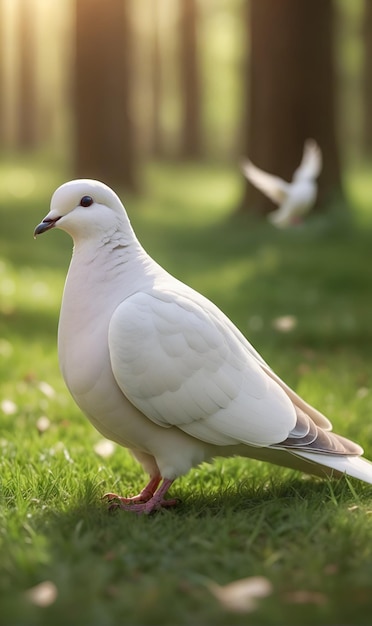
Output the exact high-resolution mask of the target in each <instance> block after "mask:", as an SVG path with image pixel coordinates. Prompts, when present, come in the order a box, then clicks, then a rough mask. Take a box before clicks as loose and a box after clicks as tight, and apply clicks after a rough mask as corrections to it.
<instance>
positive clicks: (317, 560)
mask: <svg viewBox="0 0 372 626" xmlns="http://www.w3.org/2000/svg"><path fill="white" fill-rule="evenodd" d="M20 167H21V168H22V171H21V172H20V171H19V168H20ZM25 170H26V171H29V170H30V171H31V174H32V177H33V178H31V179H30V177H29V176H28V178H27V175H26V178H25V179H24V180H26V182H27V181H29V182H30V180H31V181H33V184H34V185H35V186H34V188H33V189H32V184H31V186H30V193H29V195H27V196H25V197H21V194H22V184H21V182H22V176H23V177H24V171H25ZM22 172H23V173H22ZM0 173H1V177H0V219H1V224H2V226H1V230H0V244H1V247H0V250H1V252H0V256H1V259H0V315H1V317H0V375H1V388H0V389H1V391H0V394H1V395H0V403H1V406H2V408H3V409H5V411H3V414H1V422H0V449H1V458H0V467H1V471H0V484H1V493H0V505H1V509H0V607H1V608H0V624H4V625H17V626H18V625H20V626H23V625H27V626H28V625H30V626H32V625H44V624H45V625H49V624H52V623H53V624H55V625H56V626H62V625H63V626H64V625H65V624H73V625H74V624H76V625H79V626H84V625H89V626H90V625H92V626H95V625H97V626H101V625H104V626H106V625H108V626H109V625H114V624H115V625H116V624H130V625H134V626H135V625H138V626H143V625H150V624H151V625H152V624H154V625H157V624H159V625H160V624H161V625H164V626H167V625H169V626H173V625H175V624H177V625H183V624H185V625H189V624H197V625H205V626H207V625H208V626H209V625H217V626H218V625H226V626H227V625H230V624H255V625H256V624H267V625H270V624H273V625H277V624H289V625H292V624H293V625H297V624H299V623H301V624H314V625H315V624H327V625H336V624H341V623H342V624H353V625H354V624H369V623H370V616H371V611H372V487H370V486H368V485H364V484H361V483H358V482H357V481H351V480H350V481H348V480H339V481H336V482H328V481H320V480H317V479H312V478H308V477H304V476H302V475H300V474H297V473H295V472H291V471H289V470H285V469H280V468H276V467H274V466H269V465H265V464H261V463H258V462H254V461H250V460H247V459H244V460H242V459H227V460H223V461H222V460H216V461H215V462H214V463H213V464H212V465H203V466H202V467H200V468H196V469H194V470H193V471H191V472H190V473H189V474H188V475H187V476H185V477H183V478H182V479H179V480H178V481H176V483H175V485H174V487H173V488H172V494H173V495H174V496H177V497H179V498H180V499H181V503H180V505H179V506H178V507H177V508H175V509H174V510H169V511H164V512H161V513H159V514H156V515H154V516H151V517H137V516H134V515H132V514H127V513H124V512H119V513H114V514H109V513H108V512H107V510H106V507H105V505H104V504H103V502H102V501H101V495H102V494H103V493H104V492H105V491H108V490H115V491H118V492H121V493H123V494H127V493H134V492H136V491H138V490H139V489H140V488H141V486H143V483H144V480H145V477H144V475H143V473H142V471H141V469H140V467H139V466H137V465H136V463H135V462H134V461H133V460H132V458H131V456H130V455H129V454H128V452H127V451H126V450H124V449H121V448H119V447H116V448H115V451H114V453H113V454H112V456H111V457H109V458H107V459H103V458H101V457H100V456H99V455H98V454H97V453H96V452H95V445H96V444H97V442H99V441H100V436H99V435H98V433H96V432H95V430H94V429H93V428H92V427H91V425H90V424H89V423H88V422H87V420H86V419H85V418H84V416H82V415H81V413H80V412H79V410H78V409H77V407H76V406H75V405H74V403H73V401H72V399H71V398H70V396H69V394H68V393H67V391H66V389H65V387H64V384H63V382H62V379H61V376H60V373H59V370H58V364H57V354H56V329H57V320H58V310H59V303H60V298H61V291H62V288H63V283H64V278H65V272H66V269H67V266H68V262H69V258H70V251H71V241H70V239H69V238H68V236H67V235H65V234H64V233H61V232H53V233H48V234H47V235H45V236H43V237H42V238H39V239H38V240H37V241H34V240H33V238H32V231H33V228H34V226H35V225H36V224H37V223H38V222H39V221H40V220H41V219H42V218H43V217H44V215H45V214H46V213H47V211H48V204H49V197H50V194H51V192H52V191H53V189H54V187H55V186H56V185H58V184H59V183H61V182H63V181H64V179H65V175H64V174H63V172H62V171H61V170H60V169H58V168H57V167H55V166H53V164H52V163H51V164H49V166H48V167H47V165H46V162H45V159H44V160H43V159H41V160H40V161H37V162H36V163H32V166H31V165H30V163H29V162H27V160H25V162H24V163H23V164H22V165H21V166H20V165H19V164H17V166H16V165H15V164H13V163H9V162H8V163H7V164H5V163H3V164H2V165H0ZM17 176H18V180H19V181H21V182H20V183H19V185H17V195H14V194H13V193H12V187H14V185H12V184H9V181H10V182H11V181H12V180H13V181H14V180H15V179H16V180H17ZM347 188H348V191H349V196H350V198H351V200H352V206H353V222H354V226H353V227H351V226H349V227H347V226H346V225H345V224H343V225H340V226H339V225H338V223H337V210H335V211H334V212H333V213H332V215H331V216H330V217H328V218H327V217H316V216H314V217H312V218H309V220H308V221H307V223H306V226H305V227H303V228H300V229H296V230H291V231H285V232H280V231H277V230H275V229H273V228H272V227H271V226H270V225H269V224H260V223H256V222H254V221H251V220H249V219H246V218H244V217H241V216H239V217H237V216H233V208H234V206H236V205H237V204H238V201H239V195H240V190H241V180H240V179H239V176H237V174H236V173H235V172H234V171H233V169H231V170H228V169H226V168H222V167H217V166H216V167H212V166H210V167H208V166H203V167H199V166H198V167H197V166H187V167H186V166H184V167H181V166H179V165H178V166H169V165H168V166H166V165H163V166H160V165H157V166H152V167H149V168H148V170H146V172H145V177H144V192H143V194H142V196H141V197H129V196H128V197H127V198H126V202H125V204H126V206H127V209H128V212H129V214H130V216H131V219H132V222H133V225H134V227H135V229H136V231H137V234H138V236H139V237H140V239H141V241H142V242H143V244H144V245H145V247H146V248H147V249H148V251H149V252H150V253H151V254H152V255H153V256H154V257H155V258H156V259H157V260H158V261H160V262H161V263H162V264H163V265H165V266H166V267H167V269H169V270H170V271H171V272H173V273H174V274H176V275H177V276H178V277H179V278H181V279H183V280H185V281H186V282H188V283H189V284H191V285H192V286H194V287H196V288H197V289H199V290H201V291H202V292H203V293H204V294H206V295H207V296H209V297H210V298H211V299H213V300H214V301H215V302H216V303H217V304H218V305H219V306H220V307H221V308H222V309H223V310H224V311H225V312H226V313H227V314H228V315H229V316H230V317H231V318H232V319H233V320H234V321H235V323H236V324H237V325H238V326H239V327H240V328H241V329H242V330H243V332H245V333H246V334H247V335H248V337H249V338H250V340H251V341H252V343H253V344H254V345H255V346H256V348H257V349H258V350H259V351H260V352H261V354H262V355H263V356H264V357H265V358H266V359H267V360H268V361H269V363H270V364H271V365H272V366H273V367H274V369H275V370H276V371H277V372H278V373H279V374H280V375H281V376H282V377H283V378H284V379H285V380H286V381H287V382H288V383H289V384H290V385H291V386H293V387H294V388H295V389H296V390H297V391H299V392H300V393H301V394H302V395H304V396H305V397H306V398H307V399H308V401H310V402H311V403H313V404H315V405H316V406H317V407H319V408H320V409H321V410H322V411H323V412H324V413H326V414H327V415H328V416H329V417H330V418H331V419H332V421H333V423H334V426H335V430H337V431H339V432H342V433H344V434H346V435H348V436H350V437H352V438H355V439H356V440H358V441H359V443H361V444H362V445H363V446H364V448H365V451H366V455H367V456H369V457H370V458H372V419H371V415H372V393H371V391H370V381H371V379H372V360H371V340H372V331H371V324H370V310H371V308H372V290H371V282H372V281H371V279H372V271H371V260H372V258H371V249H372V248H371V243H372V219H371V215H370V206H371V204H372V188H371V183H370V180H369V175H368V171H357V172H355V173H351V174H350V176H349V177H348V179H347ZM25 189H27V185H25ZM23 191H24V190H23ZM122 197H123V198H124V199H125V197H124V196H122ZM284 315H291V316H293V317H294V318H295V320H296V321H297V325H296V326H295V327H294V328H293V329H292V331H290V332H288V333H283V332H279V331H278V330H276V328H275V325H274V324H273V321H274V320H275V319H276V318H278V317H280V316H284ZM45 383H48V385H49V386H46V385H45ZM4 401H6V402H5V403H4ZM41 416H46V417H48V419H49V420H50V426H49V428H47V429H46V430H45V432H43V433H40V432H39V430H38V420H39V418H40V417H41ZM257 575H259V576H265V577H267V578H268V579H269V580H270V581H271V583H272V585H273V593H272V594H271V595H270V596H269V597H267V598H265V599H262V600H261V601H260V602H259V604H258V608H257V610H256V611H255V612H254V613H252V614H250V615H241V614H237V613H231V612H229V611H227V610H225V609H224V608H223V607H221V606H220V605H219V603H218V602H217V600H216V599H215V597H214V596H213V595H212V594H211V592H210V590H209V583H210V581H215V582H217V583H219V584H221V585H223V584H227V583H229V582H232V581H234V580H237V579H239V578H244V577H250V576H257ZM43 581H51V582H52V583H53V584H54V585H55V588H56V589H57V597H56V599H55V601H54V602H52V603H51V604H50V605H49V606H46V607H40V606H38V605H37V604H35V603H34V601H32V600H31V599H30V595H29V593H28V590H29V589H30V588H32V587H34V586H35V585H37V584H39V583H41V582H43Z"/></svg>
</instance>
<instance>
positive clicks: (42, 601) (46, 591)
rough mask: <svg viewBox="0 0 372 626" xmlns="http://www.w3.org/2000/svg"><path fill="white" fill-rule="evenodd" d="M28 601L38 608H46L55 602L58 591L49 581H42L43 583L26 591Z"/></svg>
mask: <svg viewBox="0 0 372 626" xmlns="http://www.w3.org/2000/svg"><path fill="white" fill-rule="evenodd" d="M26 595H27V597H28V599H29V600H30V601H31V602H32V604H35V605H36V606H40V607H47V606H50V605H51V604H53V602H55V601H56V599H57V596H58V589H57V587H56V586H55V584H54V583H53V582H52V581H50V580H44V582H42V583H40V584H39V585H36V586H35V587H31V589H28V590H27V591H26Z"/></svg>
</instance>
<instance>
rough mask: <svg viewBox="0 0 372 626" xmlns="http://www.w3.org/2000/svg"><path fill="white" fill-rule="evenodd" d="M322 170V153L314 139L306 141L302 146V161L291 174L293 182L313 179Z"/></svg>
mask: <svg viewBox="0 0 372 626" xmlns="http://www.w3.org/2000/svg"><path fill="white" fill-rule="evenodd" d="M321 169H322V152H321V149H320V147H319V146H318V144H317V143H316V141H314V139H307V140H306V141H305V145H304V151H303V155H302V160H301V163H300V165H299V167H298V168H297V169H296V170H295V172H294V174H293V180H296V181H298V180H302V179H307V180H309V179H315V178H317V177H318V176H319V174H320V172H321Z"/></svg>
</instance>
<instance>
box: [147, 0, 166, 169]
mask: <svg viewBox="0 0 372 626" xmlns="http://www.w3.org/2000/svg"><path fill="white" fill-rule="evenodd" d="M150 4H151V13H152V16H151V17H152V41H151V49H152V50H151V51H152V54H151V70H152V71H151V83H152V152H153V156H155V157H159V156H162V155H163V153H164V146H163V131H162V124H161V105H162V67H161V44H160V23H159V22H160V16H159V0H151V3H150Z"/></svg>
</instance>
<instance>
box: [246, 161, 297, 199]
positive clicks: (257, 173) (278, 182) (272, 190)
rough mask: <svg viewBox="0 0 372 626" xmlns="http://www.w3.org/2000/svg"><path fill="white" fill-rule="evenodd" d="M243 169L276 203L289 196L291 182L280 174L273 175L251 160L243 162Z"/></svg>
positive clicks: (256, 185)
mask: <svg viewBox="0 0 372 626" xmlns="http://www.w3.org/2000/svg"><path fill="white" fill-rule="evenodd" d="M242 171H243V174H244V176H245V177H246V178H247V179H248V180H249V181H250V182H251V183H252V185H254V186H255V187H257V189H259V190H260V191H262V193H264V194H265V195H266V196H267V197H268V198H270V200H272V201H273V202H275V203H276V204H281V203H282V202H283V201H284V200H285V198H286V197H287V194H288V190H289V183H287V182H286V181H285V180H283V179H282V178H280V177H279V176H273V175H272V174H269V173H268V172H264V171H263V170H261V169H260V168H258V167H256V165H253V163H252V162H251V161H249V160H246V161H244V162H243V163H242Z"/></svg>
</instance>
